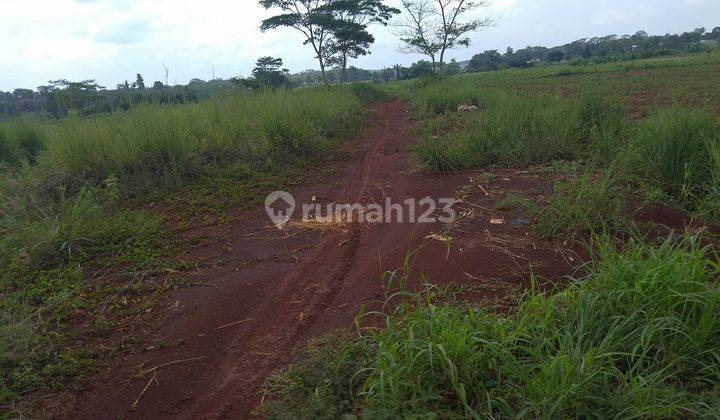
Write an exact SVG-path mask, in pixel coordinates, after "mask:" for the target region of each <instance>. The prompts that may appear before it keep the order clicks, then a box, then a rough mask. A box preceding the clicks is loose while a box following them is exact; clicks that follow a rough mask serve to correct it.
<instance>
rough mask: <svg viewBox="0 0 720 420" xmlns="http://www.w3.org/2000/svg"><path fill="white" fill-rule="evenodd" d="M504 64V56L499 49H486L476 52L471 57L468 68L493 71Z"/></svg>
mask: <svg viewBox="0 0 720 420" xmlns="http://www.w3.org/2000/svg"><path fill="white" fill-rule="evenodd" d="M502 64H503V56H502V54H500V52H498V50H490V51H485V52H483V53H480V54H475V55H474V56H473V57H472V59H470V64H469V65H468V68H469V69H470V71H493V70H498V69H499V68H500V66H502Z"/></svg>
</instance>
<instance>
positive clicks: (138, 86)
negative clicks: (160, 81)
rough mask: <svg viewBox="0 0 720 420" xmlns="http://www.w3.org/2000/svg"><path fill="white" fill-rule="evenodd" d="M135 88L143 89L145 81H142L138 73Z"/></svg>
mask: <svg viewBox="0 0 720 420" xmlns="http://www.w3.org/2000/svg"><path fill="white" fill-rule="evenodd" d="M135 87H136V88H138V89H141V90H144V89H145V79H143V77H142V75H141V74H140V73H138V74H137V76H136V77H135Z"/></svg>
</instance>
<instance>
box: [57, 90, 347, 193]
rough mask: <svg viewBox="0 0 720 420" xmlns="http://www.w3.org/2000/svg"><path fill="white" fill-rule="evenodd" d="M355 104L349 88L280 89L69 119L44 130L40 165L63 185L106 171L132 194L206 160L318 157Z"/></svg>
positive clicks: (197, 169)
mask: <svg viewBox="0 0 720 420" xmlns="http://www.w3.org/2000/svg"><path fill="white" fill-rule="evenodd" d="M359 106H360V105H359V101H358V99H357V98H356V97H355V96H354V95H353V93H352V92H351V91H350V90H349V89H312V90H301V91H283V90H281V91H277V92H264V93H258V94H252V95H245V94H228V95H224V96H221V97H217V98H214V99H212V100H210V101H208V102H204V103H199V104H193V105H183V106H174V107H160V106H152V105H144V106H139V107H137V108H134V109H133V110H131V111H129V112H125V113H115V114H110V115H108V116H101V117H97V118H93V119H78V118H71V119H66V120H62V121H61V122H59V123H58V124H57V127H55V129H54V130H51V131H50V132H49V139H48V152H47V154H46V155H45V156H44V159H45V160H46V162H43V163H44V164H46V165H48V166H50V167H52V168H54V169H55V170H57V171H58V172H59V173H60V174H62V175H63V176H64V177H65V179H66V180H67V182H69V183H79V182H82V181H85V182H91V183H92V184H94V185H98V184H100V183H101V182H102V181H103V180H105V179H107V178H108V177H109V176H111V175H113V176H116V177H117V178H118V180H119V182H120V185H121V187H122V189H123V191H125V192H130V193H131V192H139V191H142V190H143V189H146V188H153V187H158V186H166V185H163V184H167V185H170V186H172V185H177V184H179V183H180V182H182V180H183V179H189V178H192V177H197V176H198V175H200V174H202V173H203V172H204V171H205V169H206V168H207V166H208V165H212V164H222V163H224V162H237V161H243V162H252V161H262V160H265V159H275V160H282V159H286V158H298V157H308V156H312V155H313V154H319V153H321V152H322V150H323V149H324V148H326V147H327V146H328V143H327V142H328V141H329V140H331V139H334V138H338V137H339V136H342V135H343V134H347V133H348V127H349V126H351V125H352V121H354V120H356V118H357V113H358V109H359Z"/></svg>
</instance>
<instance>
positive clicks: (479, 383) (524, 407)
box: [263, 236, 720, 418]
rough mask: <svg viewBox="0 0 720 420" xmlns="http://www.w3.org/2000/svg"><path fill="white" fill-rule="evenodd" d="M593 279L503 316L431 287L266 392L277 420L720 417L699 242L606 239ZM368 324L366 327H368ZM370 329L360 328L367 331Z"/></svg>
mask: <svg viewBox="0 0 720 420" xmlns="http://www.w3.org/2000/svg"><path fill="white" fill-rule="evenodd" d="M600 243H602V245H601V246H600V247H599V249H598V251H597V255H596V257H595V259H594V261H593V262H592V263H590V265H589V266H588V269H587V271H588V274H587V275H586V276H583V277H579V278H576V279H573V280H572V281H571V282H570V283H569V284H568V285H566V286H563V287H562V289H558V290H556V291H554V292H551V293H539V292H537V291H536V290H530V291H528V292H527V293H526V295H525V296H524V297H523V298H522V299H521V300H520V302H519V304H518V307H517V309H516V310H515V311H514V312H512V313H510V314H506V313H504V311H495V310H494V309H493V308H491V307H482V308H478V307H476V306H474V305H473V303H471V302H462V301H455V302H447V299H448V296H451V294H450V293H446V292H445V291H442V290H438V289H437V288H434V287H430V286H428V287H427V289H426V291H425V292H424V293H420V294H419V295H414V294H407V295H406V296H405V300H404V301H403V302H402V303H401V304H399V305H396V306H395V309H392V310H387V311H386V312H385V313H383V314H380V315H377V316H379V317H380V321H379V322H378V323H379V325H381V328H380V329H377V330H373V329H362V328H359V329H358V331H359V333H358V334H359V335H358V336H357V337H355V338H352V337H351V338H347V337H344V338H343V337H340V338H333V337H330V338H326V339H324V341H320V342H318V343H316V344H315V345H314V346H312V347H311V348H310V350H309V353H308V355H309V357H308V358H306V359H305V360H304V361H303V362H300V363H298V364H295V365H294V366H292V367H291V368H290V369H288V370H287V371H285V372H283V373H281V374H279V375H278V376H276V377H275V378H274V379H273V380H272V381H271V382H270V384H269V386H270V390H271V391H272V394H273V395H274V396H275V397H276V399H275V400H272V401H270V402H269V403H266V405H265V406H264V411H263V414H265V415H267V416H268V417H269V418H298V417H300V418H338V417H342V416H344V415H350V416H360V417H368V418H377V417H382V418H386V417H442V418H488V417H491V418H514V417H532V418H552V417H559V418H569V417H578V416H579V417H603V418H606V417H613V418H658V417H662V418H680V417H682V418H687V417H706V418H713V417H716V416H718V415H720V401H718V388H717V384H718V379H720V378H719V375H720V369H719V368H718V366H720V364H719V363H718V362H719V360H718V352H719V351H720V348H719V346H720V324H718V322H719V321H718V318H717V314H718V310H720V307H718V303H719V302H720V300H719V298H720V294H719V291H718V288H717V278H718V275H720V271H719V268H720V267H718V265H717V263H716V262H715V260H714V259H713V258H712V251H711V250H710V249H709V248H702V247H701V246H700V245H698V243H697V238H695V237H690V236H688V237H685V238H668V239H667V240H665V241H664V242H662V243H660V244H651V243H644V242H642V241H636V242H633V243H632V245H630V246H628V247H626V249H624V250H622V251H620V250H618V249H617V248H616V247H615V246H614V245H613V244H612V240H611V239H610V238H605V239H603V240H601V241H600ZM368 316H369V315H368ZM364 321H366V320H365V319H361V320H360V321H359V322H364Z"/></svg>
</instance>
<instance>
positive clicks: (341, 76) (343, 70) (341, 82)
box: [340, 54, 347, 85]
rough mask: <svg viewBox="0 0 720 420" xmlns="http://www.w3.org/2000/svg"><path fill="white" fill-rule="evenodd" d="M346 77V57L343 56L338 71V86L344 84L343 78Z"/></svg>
mask: <svg viewBox="0 0 720 420" xmlns="http://www.w3.org/2000/svg"><path fill="white" fill-rule="evenodd" d="M346 77H347V55H345V54H343V58H342V69H341V70H340V84H341V85H342V84H344V83H345V78H346Z"/></svg>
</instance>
